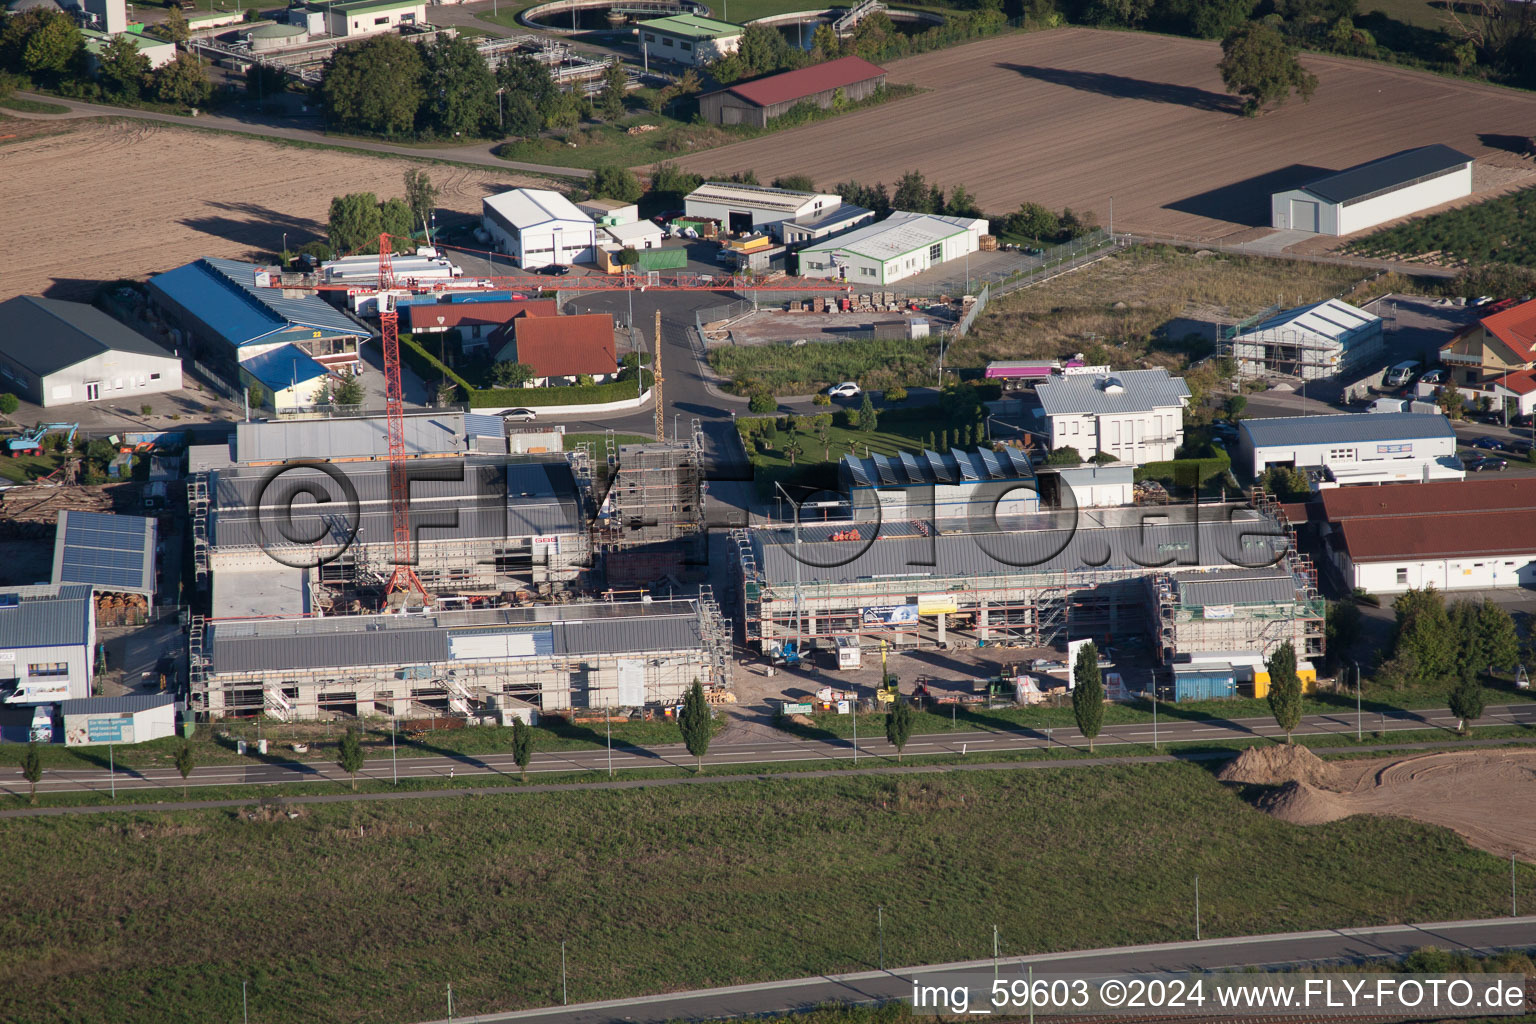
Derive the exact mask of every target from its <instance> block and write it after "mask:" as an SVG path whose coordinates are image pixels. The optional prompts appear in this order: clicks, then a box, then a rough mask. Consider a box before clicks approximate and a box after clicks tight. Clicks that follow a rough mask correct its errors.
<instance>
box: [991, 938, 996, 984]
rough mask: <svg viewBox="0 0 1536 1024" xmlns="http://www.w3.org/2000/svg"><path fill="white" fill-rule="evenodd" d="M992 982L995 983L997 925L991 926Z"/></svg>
mask: <svg viewBox="0 0 1536 1024" xmlns="http://www.w3.org/2000/svg"><path fill="white" fill-rule="evenodd" d="M992 984H994V985H996V984H997V925H993V926H992Z"/></svg>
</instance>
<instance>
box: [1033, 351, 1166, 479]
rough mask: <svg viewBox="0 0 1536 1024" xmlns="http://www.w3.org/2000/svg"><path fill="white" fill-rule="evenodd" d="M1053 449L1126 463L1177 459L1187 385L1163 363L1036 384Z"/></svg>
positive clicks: (1134, 463)
mask: <svg viewBox="0 0 1536 1024" xmlns="http://www.w3.org/2000/svg"><path fill="white" fill-rule="evenodd" d="M1035 393H1036V395H1037V396H1038V397H1039V401H1040V409H1039V412H1038V415H1039V416H1041V417H1042V418H1043V419H1044V420H1045V424H1044V426H1045V430H1044V433H1045V434H1046V436H1047V437H1048V438H1049V439H1050V443H1051V447H1052V448H1053V449H1055V448H1069V447H1070V448H1076V449H1077V452H1078V454H1079V455H1081V456H1082V457H1083V458H1084V459H1091V458H1093V457H1094V456H1095V455H1098V454H1099V453H1101V452H1103V453H1107V454H1109V455H1113V456H1114V457H1115V458H1116V459H1117V460H1118V461H1120V462H1122V463H1124V464H1126V465H1128V466H1140V465H1142V464H1143V463H1147V462H1161V461H1164V460H1166V459H1171V458H1173V455H1174V452H1175V451H1177V450H1178V447H1179V445H1181V444H1183V443H1184V406H1185V405H1186V404H1187V403H1188V402H1189V386H1188V385H1187V384H1185V383H1184V380H1183V378H1182V377H1172V376H1169V374H1168V371H1167V370H1165V369H1163V368H1162V367H1157V368H1155V369H1151V370H1119V371H1116V372H1114V373H1107V374H1100V373H1074V374H1067V375H1065V376H1061V377H1052V378H1051V379H1050V380H1048V381H1044V382H1042V383H1041V384H1039V385H1038V386H1037V387H1036V388H1035Z"/></svg>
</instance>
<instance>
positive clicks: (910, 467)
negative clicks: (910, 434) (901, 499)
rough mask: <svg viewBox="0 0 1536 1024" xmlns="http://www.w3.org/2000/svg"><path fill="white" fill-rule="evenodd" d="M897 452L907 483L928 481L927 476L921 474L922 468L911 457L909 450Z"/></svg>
mask: <svg viewBox="0 0 1536 1024" xmlns="http://www.w3.org/2000/svg"><path fill="white" fill-rule="evenodd" d="M897 454H898V455H899V456H900V457H901V468H902V470H903V471H905V472H906V474H907V482H908V483H914V484H925V483H927V482H928V478H927V477H926V476H925V475H924V474H923V468H922V467H921V466H919V465H918V464H917V460H916V459H914V458H913V457H912V453H911V452H898V453H897Z"/></svg>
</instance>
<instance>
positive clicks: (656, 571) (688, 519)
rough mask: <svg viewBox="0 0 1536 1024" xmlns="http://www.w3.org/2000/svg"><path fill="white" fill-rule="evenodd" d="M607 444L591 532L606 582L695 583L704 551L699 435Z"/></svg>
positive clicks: (696, 429)
mask: <svg viewBox="0 0 1536 1024" xmlns="http://www.w3.org/2000/svg"><path fill="white" fill-rule="evenodd" d="M611 436H612V435H611V432H610V440H609V442H608V445H607V452H606V463H607V467H608V472H607V474H606V478H607V480H608V493H607V495H606V496H605V497H604V498H603V500H602V502H601V507H600V508H599V510H598V516H597V520H596V523H595V524H594V526H593V530H592V546H593V550H594V551H595V552H596V553H597V555H598V557H599V559H600V562H601V568H602V571H603V578H604V579H605V580H606V581H607V583H608V586H610V587H633V586H638V585H642V584H645V583H649V582H652V581H655V580H660V579H668V580H669V582H671V583H672V584H673V585H674V586H676V585H679V584H681V583H684V582H696V581H697V580H698V579H699V578H700V577H699V570H700V569H701V568H702V566H703V563H704V557H705V550H704V544H705V534H704V487H705V484H704V467H703V462H702V456H703V450H704V439H703V434H702V433H701V432H700V430H699V421H698V420H694V421H693V422H692V424H691V429H690V432H689V436H688V439H687V440H686V441H674V442H658V443H656V444H626V445H617V446H615V445H614V444H613V443H612V440H611Z"/></svg>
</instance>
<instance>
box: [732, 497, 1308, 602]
mask: <svg viewBox="0 0 1536 1024" xmlns="http://www.w3.org/2000/svg"><path fill="white" fill-rule="evenodd" d="M1133 511H1137V512H1140V513H1142V514H1143V515H1145V510H1139V509H1138V510H1133ZM1217 516H1220V518H1217ZM1085 518H1086V517H1085ZM1039 521H1040V522H1043V523H1046V524H1052V525H1048V527H1047V528H1043V529H1034V530H1010V531H1006V532H984V533H983V532H977V533H953V534H939V535H937V536H933V537H925V536H922V535H920V534H916V531H913V530H911V529H908V528H906V527H905V526H904V525H903V524H900V523H897V524H891V526H892V527H893V528H890V529H888V528H887V527H886V526H882V527H881V534H880V538H879V539H878V540H876V541H874V542H873V543H869V542H865V541H819V540H809V539H806V538H805V535H804V534H802V544H801V554H802V556H803V563H804V564H802V565H801V567H800V574H801V579H802V581H804V582H833V583H835V582H851V581H854V580H858V579H860V578H867V577H882V576H978V577H981V576H1021V575H1034V574H1039V573H1058V572H1072V571H1077V570H1081V569H1087V568H1091V567H1095V566H1097V567H1102V568H1127V567H1132V566H1137V565H1140V566H1143V567H1146V568H1147V569H1148V570H1149V571H1151V570H1152V569H1155V568H1158V567H1163V568H1168V569H1173V568H1185V567H1189V568H1192V567H1197V566H1208V567H1212V568H1215V567H1218V566H1230V565H1232V564H1234V563H1240V564H1247V565H1265V564H1271V563H1273V562H1275V561H1276V560H1277V559H1278V558H1279V557H1280V556H1281V555H1282V554H1283V553H1284V552H1285V551H1286V550H1288V549H1289V546H1290V544H1289V541H1288V540H1286V538H1285V537H1284V536H1283V535H1281V534H1279V533H1277V532H1276V530H1275V527H1274V526H1273V524H1272V523H1270V522H1269V521H1268V520H1265V519H1263V518H1262V517H1260V516H1258V515H1257V514H1256V513H1251V512H1249V513H1243V512H1238V513H1235V514H1234V515H1233V517H1232V519H1231V520H1230V521H1229V520H1228V519H1227V518H1226V516H1225V514H1224V513H1212V514H1211V517H1210V518H1206V519H1201V520H1198V521H1197V522H1176V523H1171V524H1163V523H1160V522H1159V520H1157V519H1156V518H1154V517H1152V516H1148V517H1147V518H1146V519H1145V520H1144V521H1143V522H1140V523H1127V524H1125V525H1117V526H1104V527H1087V526H1078V527H1076V528H1074V527H1073V526H1071V525H1066V526H1059V525H1054V524H1055V523H1057V522H1059V518H1058V517H1053V516H1050V515H1045V516H1041V517H1040V519H1039ZM1069 522H1070V521H1069ZM845 528H846V527H845ZM864 529H865V530H866V531H867V530H868V529H869V527H868V526H866V527H864ZM893 533H894V534H897V536H891V534H893ZM914 534H916V535H914ZM813 536H814V535H813ZM983 544H984V545H985V547H983V546H982V545H983ZM753 546H754V548H755V549H756V557H757V562H758V565H759V566H761V567H762V572H763V575H764V578H765V579H766V580H767V581H769V582H770V583H778V584H781V585H783V584H793V582H794V579H795V566H796V562H795V544H794V531H793V530H757V531H754V532H753ZM1005 559H1006V561H1005ZM928 563H931V564H928Z"/></svg>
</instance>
